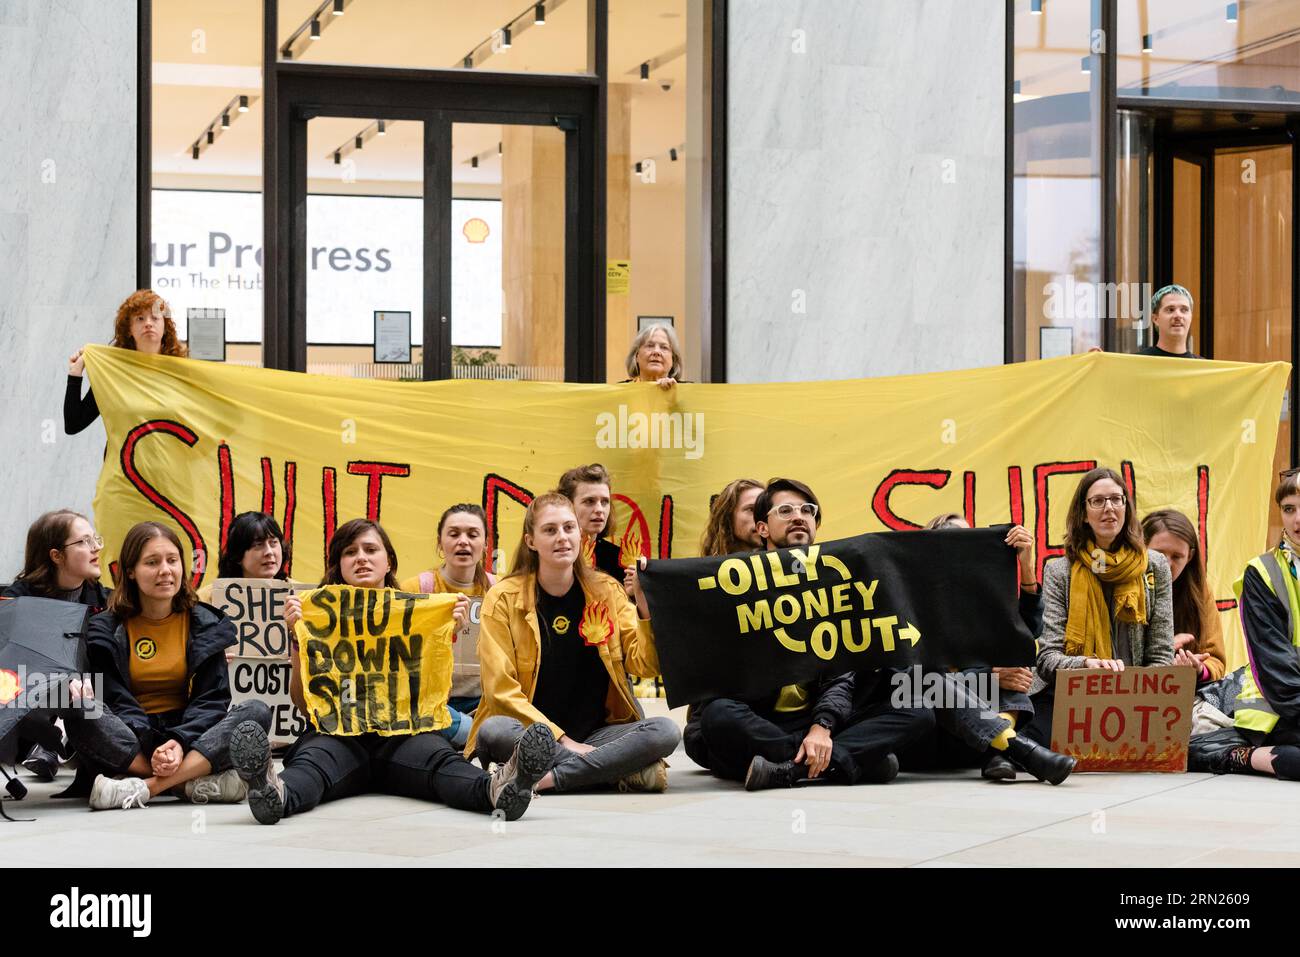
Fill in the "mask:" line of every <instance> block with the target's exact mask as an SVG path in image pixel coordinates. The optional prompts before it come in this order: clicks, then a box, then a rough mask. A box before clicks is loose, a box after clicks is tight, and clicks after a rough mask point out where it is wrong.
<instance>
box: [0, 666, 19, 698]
mask: <svg viewBox="0 0 1300 957" xmlns="http://www.w3.org/2000/svg"><path fill="white" fill-rule="evenodd" d="M22 690H23V683H22V682H21V681H19V680H18V672H16V671H10V670H8V669H7V668H0V704H8V703H9V702H10V701H13V700H14V698H17V697H18V695H19V693H20V692H21V691H22Z"/></svg>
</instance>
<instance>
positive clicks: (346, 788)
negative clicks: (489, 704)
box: [280, 729, 492, 815]
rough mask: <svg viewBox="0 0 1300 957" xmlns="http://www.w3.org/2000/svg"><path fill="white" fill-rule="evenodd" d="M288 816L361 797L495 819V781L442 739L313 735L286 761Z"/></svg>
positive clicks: (284, 777) (433, 734)
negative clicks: (404, 800) (407, 800)
mask: <svg viewBox="0 0 1300 957" xmlns="http://www.w3.org/2000/svg"><path fill="white" fill-rule="evenodd" d="M280 780H281V781H283V782H284V813H285V814H286V815H289V814H301V813H302V812H304V811H310V810H311V809H312V808H314V807H315V806H316V805H317V804H320V803H321V802H322V801H337V800H338V799H339V798H346V797H354V796H356V795H358V794H366V793H379V794H395V795H398V796H400V797H412V798H418V799H419V800H422V801H439V802H441V803H443V804H446V805H447V806H448V807H454V808H459V809H460V810H463V811H479V812H481V813H483V814H491V813H492V800H491V798H490V797H489V795H488V782H489V780H490V778H489V777H488V775H487V773H486V772H485V771H482V770H480V769H479V768H476V767H474V765H472V764H470V763H469V762H468V761H466V760H465V758H464V757H463V756H462V755H461V753H460V752H459V751H457V750H456V749H455V748H454V747H452V745H451V744H450V743H449V742H448V741H447V739H446V738H444V737H443V736H442V735H440V734H438V733H437V732H434V731H425V732H421V733H420V734H406V735H388V736H384V735H379V734H373V733H372V734H360V735H356V736H353V737H343V736H341V735H332V734H321V733H320V732H319V731H315V730H312V729H308V730H307V732H306V733H305V734H303V735H302V736H301V737H300V738H298V740H297V741H295V742H294V744H293V747H291V748H290V749H289V751H288V753H287V754H285V756H284V770H282V771H281V772H280Z"/></svg>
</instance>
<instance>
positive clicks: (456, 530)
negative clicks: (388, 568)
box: [402, 503, 496, 748]
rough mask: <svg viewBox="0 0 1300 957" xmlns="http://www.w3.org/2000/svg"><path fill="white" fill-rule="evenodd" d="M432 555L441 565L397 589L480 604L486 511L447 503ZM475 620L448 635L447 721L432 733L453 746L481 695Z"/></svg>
mask: <svg viewBox="0 0 1300 957" xmlns="http://www.w3.org/2000/svg"><path fill="white" fill-rule="evenodd" d="M437 535H438V558H439V559H440V560H441V564H440V565H439V566H438V567H437V568H431V569H428V570H427V571H423V572H420V574H418V575H416V576H415V577H413V578H408V579H406V580H405V581H404V582H402V591H407V592H418V593H420V594H422V595H434V594H439V595H442V594H451V595H464V596H465V597H466V598H468V599H469V600H470V601H471V602H478V603H479V606H480V608H481V602H482V599H483V596H484V595H486V594H487V591H488V589H489V588H491V587H492V586H493V585H494V584H496V578H495V576H493V574H492V573H491V572H489V571H488V569H487V561H486V558H485V552H486V549H487V515H485V514H484V512H483V509H482V508H481V507H480V506H478V505H472V504H469V503H462V504H460V505H453V506H452V507H451V508H449V509H447V510H446V511H445V512H443V513H442V517H441V518H439V519H438V532H437ZM478 630H479V623H478V621H477V620H474V616H473V615H471V617H470V619H467V620H466V621H465V623H464V624H463V625H461V626H460V627H459V628H458V629H457V631H456V634H455V636H454V637H453V639H452V646H451V652H452V672H451V697H449V698H448V699H447V709H448V710H449V711H450V712H451V724H450V725H448V726H447V727H446V728H444V729H443V730H441V731H440V732H438V733H439V734H441V735H442V736H443V737H444V738H446V739H447V740H448V741H450V742H451V743H452V744H453V745H454V746H455V747H457V748H463V747H465V744H466V743H467V742H468V741H469V729H470V726H471V725H472V724H473V723H474V709H475V708H477V707H478V703H479V700H480V699H481V698H482V697H483V685H482V682H481V681H480V679H479V664H478Z"/></svg>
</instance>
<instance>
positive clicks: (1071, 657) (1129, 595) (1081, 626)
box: [1024, 467, 1174, 745]
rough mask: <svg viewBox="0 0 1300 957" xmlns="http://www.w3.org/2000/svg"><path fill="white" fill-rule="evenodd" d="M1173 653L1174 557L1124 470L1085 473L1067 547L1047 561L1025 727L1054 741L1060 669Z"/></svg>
mask: <svg viewBox="0 0 1300 957" xmlns="http://www.w3.org/2000/svg"><path fill="white" fill-rule="evenodd" d="M1173 659H1174V622H1173V595H1172V591H1171V587H1170V577H1169V562H1168V561H1166V559H1165V556H1164V555H1162V554H1160V553H1159V552H1157V551H1149V550H1148V549H1147V548H1146V545H1145V543H1144V541H1143V538H1142V528H1141V526H1139V525H1138V521H1137V512H1136V510H1135V509H1134V506H1133V500H1132V497H1131V496H1130V495H1129V494H1128V490H1127V489H1126V488H1125V487H1124V483H1123V480H1122V479H1121V478H1120V476H1119V473H1117V472H1115V471H1114V470H1113V469H1108V468H1104V467H1103V468H1095V469H1093V470H1092V471H1091V472H1088V473H1087V474H1086V475H1084V476H1083V478H1081V479H1080V480H1079V485H1078V487H1077V488H1076V489H1075V490H1074V496H1073V497H1072V498H1071V499H1070V507H1069V510H1068V511H1067V513H1066V516H1065V554H1064V555H1062V556H1060V557H1059V558H1053V559H1052V560H1051V561H1049V562H1048V563H1047V564H1046V565H1045V566H1044V567H1043V633H1042V635H1041V637H1040V638H1039V640H1038V662H1037V664H1036V666H1035V670H1036V671H1037V674H1036V675H1035V676H1034V683H1033V685H1032V686H1031V687H1030V692H1029V693H1030V698H1031V699H1032V701H1033V704H1034V720H1033V721H1032V722H1031V723H1030V724H1029V725H1028V726H1027V727H1026V728H1025V729H1024V731H1025V734H1027V735H1028V736H1029V737H1031V738H1033V739H1034V740H1035V741H1037V742H1038V743H1039V744H1044V745H1046V744H1050V742H1051V737H1052V702H1053V698H1054V695H1055V690H1056V672H1057V670H1058V669H1061V668H1108V669H1110V670H1112V671H1123V670H1124V666H1125V665H1138V666H1147V665H1167V664H1171V663H1172V662H1173Z"/></svg>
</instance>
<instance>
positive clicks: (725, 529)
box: [700, 478, 763, 558]
mask: <svg viewBox="0 0 1300 957" xmlns="http://www.w3.org/2000/svg"><path fill="white" fill-rule="evenodd" d="M752 488H756V489H758V490H759V491H760V492H761V491H762V490H763V483H762V482H760V481H759V480H758V479H751V478H739V479H736V480H735V481H734V482H728V483H727V485H726V486H725V487H724V488H723V489H722V491H721V492H719V493H718V495H717V497H716V498H714V500H713V502H712V503H711V504H710V505H709V521H708V523H707V524H706V525H705V526H704V534H703V535H701V536H700V555H701V556H702V557H704V558H712V557H716V556H719V555H731V554H733V553H735V552H744V551H749V550H750V546H749V545H747V544H746V543H745V542H742V541H740V540H739V539H737V538H736V521H735V519H736V509H737V508H739V507H740V497H741V496H742V495H744V494H745V492H747V491H749V490H750V489H752Z"/></svg>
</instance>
